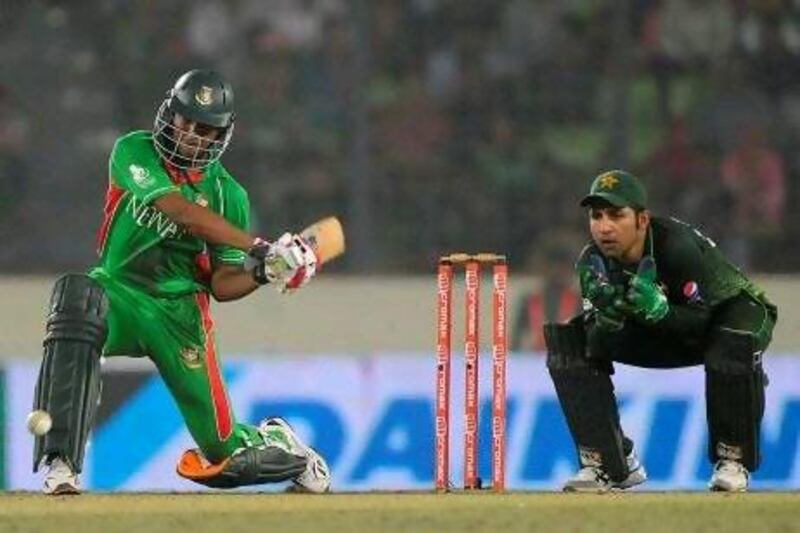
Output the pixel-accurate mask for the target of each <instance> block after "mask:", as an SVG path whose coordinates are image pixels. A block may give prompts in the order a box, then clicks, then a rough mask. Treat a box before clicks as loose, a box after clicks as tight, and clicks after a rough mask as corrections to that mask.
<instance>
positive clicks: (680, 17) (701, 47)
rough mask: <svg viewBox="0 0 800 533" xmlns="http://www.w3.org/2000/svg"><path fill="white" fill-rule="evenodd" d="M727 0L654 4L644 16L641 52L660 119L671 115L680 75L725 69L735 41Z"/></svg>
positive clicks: (671, 1) (731, 9) (731, 11)
mask: <svg viewBox="0 0 800 533" xmlns="http://www.w3.org/2000/svg"><path fill="white" fill-rule="evenodd" d="M735 30H736V27H735V20H734V12H733V8H732V6H731V3H730V1H729V0H668V1H660V2H654V3H652V4H651V8H650V11H649V12H648V14H647V15H646V16H645V19H644V27H643V30H642V44H643V49H644V51H645V53H646V55H647V56H648V59H649V62H650V68H651V70H652V73H653V76H654V77H655V80H656V84H657V87H658V93H659V109H660V114H661V117H662V120H664V121H666V120H667V119H668V118H669V116H670V115H671V114H672V112H673V111H674V110H673V105H674V102H673V101H672V98H673V91H674V88H673V86H672V85H673V83H674V81H675V79H676V78H677V77H679V76H686V75H689V76H692V75H703V76H707V75H708V74H709V71H713V70H715V69H720V68H722V67H724V66H725V61H726V59H727V57H728V55H729V54H730V52H731V51H732V45H733V42H734V39H735Z"/></svg>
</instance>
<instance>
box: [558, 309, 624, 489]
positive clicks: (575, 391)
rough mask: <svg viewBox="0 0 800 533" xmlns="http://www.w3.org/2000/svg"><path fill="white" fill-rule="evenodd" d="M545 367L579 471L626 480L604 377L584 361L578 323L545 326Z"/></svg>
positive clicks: (613, 402)
mask: <svg viewBox="0 0 800 533" xmlns="http://www.w3.org/2000/svg"><path fill="white" fill-rule="evenodd" d="M544 331H545V342H546V343H547V367H548V370H549V371H550V377H551V378H552V379H553V384H554V385H555V388H556V393H557V394H558V400H559V402H560V403H561V409H562V410H563V411H564V417H565V418H566V419H567V425H568V426H569V429H570V432H571V433H572V438H573V440H574V441H575V444H576V446H577V447H578V455H579V457H580V462H581V465H582V466H598V467H602V468H603V470H605V472H606V473H607V474H608V476H609V477H610V478H611V479H612V480H613V481H622V480H624V479H625V478H626V477H627V475H628V467H627V463H626V460H625V453H624V450H623V434H622V429H621V428H620V424H619V410H618V408H617V400H616V398H615V397H614V386H613V385H612V383H611V377H610V376H609V373H608V372H606V371H604V370H602V369H598V368H597V367H596V366H595V365H594V364H592V362H593V361H591V360H589V359H588V358H587V357H586V342H585V335H584V332H583V328H582V327H581V325H580V324H579V323H570V324H547V325H545V329H544Z"/></svg>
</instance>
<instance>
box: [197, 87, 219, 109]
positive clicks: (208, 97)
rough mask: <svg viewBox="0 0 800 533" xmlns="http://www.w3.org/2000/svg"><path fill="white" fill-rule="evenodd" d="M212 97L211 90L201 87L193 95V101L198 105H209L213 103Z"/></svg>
mask: <svg viewBox="0 0 800 533" xmlns="http://www.w3.org/2000/svg"><path fill="white" fill-rule="evenodd" d="M212 95H213V89H212V88H211V87H207V86H205V85H203V86H202V87H200V89H199V90H198V91H197V92H196V93H194V99H195V100H196V101H197V103H198V104H200V105H211V102H213V101H214V99H213V98H212Z"/></svg>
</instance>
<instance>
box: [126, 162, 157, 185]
mask: <svg viewBox="0 0 800 533" xmlns="http://www.w3.org/2000/svg"><path fill="white" fill-rule="evenodd" d="M128 170H130V172H131V177H132V178H133V182H134V183H135V184H136V185H138V186H139V187H142V188H144V187H149V186H150V185H152V184H153V183H154V180H153V176H151V175H150V171H149V170H147V169H146V168H144V167H140V166H139V165H131V166H129V167H128Z"/></svg>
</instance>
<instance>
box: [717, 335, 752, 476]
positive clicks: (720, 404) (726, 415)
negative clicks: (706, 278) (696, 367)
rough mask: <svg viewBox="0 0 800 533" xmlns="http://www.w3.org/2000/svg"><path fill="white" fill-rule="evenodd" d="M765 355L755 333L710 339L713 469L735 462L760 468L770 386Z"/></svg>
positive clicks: (747, 466) (748, 467) (748, 466)
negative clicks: (763, 360) (767, 386)
mask: <svg viewBox="0 0 800 533" xmlns="http://www.w3.org/2000/svg"><path fill="white" fill-rule="evenodd" d="M762 353H763V352H762V350H760V349H759V348H758V347H757V344H756V339H755V336H754V335H753V334H752V333H749V332H744V331H739V330H733V329H728V328H724V327H720V328H717V329H715V330H714V331H713V333H712V337H711V343H710V345H709V348H708V351H707V352H706V365H705V367H706V417H707V419H708V432H709V439H708V457H709V459H710V460H711V462H712V463H715V462H717V461H718V460H720V459H731V460H735V461H739V462H740V463H742V464H743V465H744V466H745V467H746V468H747V469H748V470H750V471H754V470H756V469H757V468H758V465H759V462H760V452H759V437H760V430H761V418H762V417H763V416H764V386H765V380H766V377H765V375H764V370H763V368H762V366H761V356H762Z"/></svg>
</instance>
